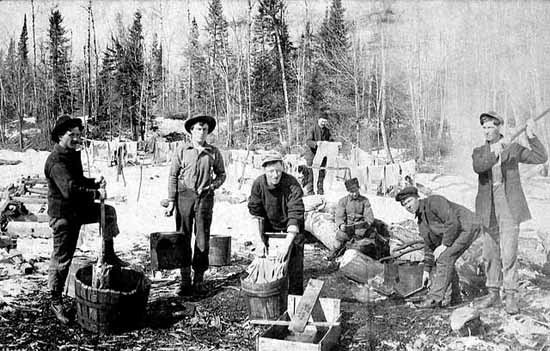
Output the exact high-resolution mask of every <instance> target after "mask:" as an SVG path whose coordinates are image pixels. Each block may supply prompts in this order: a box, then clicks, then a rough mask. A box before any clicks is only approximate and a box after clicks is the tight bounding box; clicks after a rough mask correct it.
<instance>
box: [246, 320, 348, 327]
mask: <svg viewBox="0 0 550 351" xmlns="http://www.w3.org/2000/svg"><path fill="white" fill-rule="evenodd" d="M249 322H250V323H251V324H258V325H282V326H289V325H290V324H291V323H292V321H281V320H277V321H273V320H267V319H251V320H250V321H249ZM307 325H312V326H315V327H334V326H338V325H340V323H335V322H315V321H314V322H308V323H307Z"/></svg>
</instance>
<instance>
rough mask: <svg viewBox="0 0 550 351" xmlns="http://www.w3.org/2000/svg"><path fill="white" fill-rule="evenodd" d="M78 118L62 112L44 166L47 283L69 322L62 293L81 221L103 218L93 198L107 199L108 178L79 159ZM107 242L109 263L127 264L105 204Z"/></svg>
mask: <svg viewBox="0 0 550 351" xmlns="http://www.w3.org/2000/svg"><path fill="white" fill-rule="evenodd" d="M82 129H83V126H82V121H81V120H80V119H79V118H71V117H70V116H66V115H65V116H61V117H59V118H58V119H57V121H56V124H55V127H54V129H53V131H52V133H51V138H52V140H53V142H55V143H56V144H55V145H54V148H53V150H52V152H51V153H50V155H49V156H48V158H47V159H46V164H45V166H44V173H45V175H46V178H47V180H48V215H49V216H50V227H51V228H52V230H53V251H52V256H51V259H50V268H49V275H48V286H49V289H50V292H51V309H52V311H53V312H54V313H55V316H56V317H57V319H59V320H60V321H61V322H63V323H68V322H69V319H68V317H67V316H66V314H65V312H64V311H63V302H62V298H61V293H62V291H63V290H64V285H65V280H66V278H67V274H68V272H69V268H70V266H71V261H72V259H73V255H74V251H75V250H76V243H77V240H78V234H79V232H80V227H81V225H82V224H87V223H95V222H98V221H99V218H100V206H99V204H96V203H94V199H105V197H106V194H105V184H106V182H105V179H103V177H100V178H95V179H94V178H86V177H84V173H83V171H82V161H81V159H80V151H79V149H80V145H81V142H82V141H81V140H82V139H81V132H82ZM105 226H106V227H105V233H104V234H103V235H104V237H103V240H104V245H105V250H104V256H103V257H102V260H103V261H104V262H105V263H107V264H113V265H124V262H122V261H121V260H120V259H119V258H118V257H117V256H116V254H115V251H114V247H113V238H114V236H116V235H117V234H118V233H119V229H118V226H117V219H116V212H115V209H114V208H113V207H112V206H109V205H106V206H105Z"/></svg>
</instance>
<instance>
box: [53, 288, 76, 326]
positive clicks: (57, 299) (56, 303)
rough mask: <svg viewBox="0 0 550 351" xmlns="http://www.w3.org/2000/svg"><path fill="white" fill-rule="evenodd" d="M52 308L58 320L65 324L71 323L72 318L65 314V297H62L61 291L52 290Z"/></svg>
mask: <svg viewBox="0 0 550 351" xmlns="http://www.w3.org/2000/svg"><path fill="white" fill-rule="evenodd" d="M50 309H51V310H52V312H53V314H54V315H55V318H57V320H58V321H60V322H61V323H63V324H69V323H70V321H71V320H70V319H69V317H68V316H67V315H66V314H65V310H64V309H63V299H62V298H61V293H58V292H52V297H51V302H50Z"/></svg>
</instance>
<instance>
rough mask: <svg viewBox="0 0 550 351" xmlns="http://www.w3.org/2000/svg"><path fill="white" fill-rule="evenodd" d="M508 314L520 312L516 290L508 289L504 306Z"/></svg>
mask: <svg viewBox="0 0 550 351" xmlns="http://www.w3.org/2000/svg"><path fill="white" fill-rule="evenodd" d="M504 309H505V310H506V313H508V314H518V313H519V307H518V298H517V296H516V292H515V291H506V305H505V307H504Z"/></svg>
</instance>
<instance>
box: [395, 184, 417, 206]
mask: <svg viewBox="0 0 550 351" xmlns="http://www.w3.org/2000/svg"><path fill="white" fill-rule="evenodd" d="M411 196H414V197H418V189H417V188H416V187H414V186H408V187H406V188H404V189H403V190H401V191H400V192H398V193H397V195H396V196H395V201H397V202H403V201H404V200H406V199H407V198H409V197H411Z"/></svg>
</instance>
